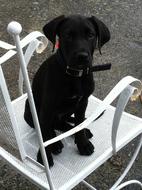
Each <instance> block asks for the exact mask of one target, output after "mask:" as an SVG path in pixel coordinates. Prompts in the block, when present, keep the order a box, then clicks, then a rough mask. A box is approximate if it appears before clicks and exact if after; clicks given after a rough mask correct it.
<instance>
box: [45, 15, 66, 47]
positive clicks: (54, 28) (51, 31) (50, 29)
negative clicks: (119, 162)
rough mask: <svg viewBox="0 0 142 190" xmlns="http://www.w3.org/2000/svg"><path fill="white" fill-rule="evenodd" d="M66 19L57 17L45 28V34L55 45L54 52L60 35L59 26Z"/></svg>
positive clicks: (62, 16)
mask: <svg viewBox="0 0 142 190" xmlns="http://www.w3.org/2000/svg"><path fill="white" fill-rule="evenodd" d="M64 18H65V16H64V15H61V16H59V17H56V18H55V19H53V20H51V21H50V22H49V23H47V24H46V25H45V26H44V27H43V33H44V34H45V36H46V37H47V38H48V39H49V40H50V41H51V42H52V43H53V50H54V47H55V43H56V35H58V32H59V30H58V29H59V26H60V24H61V22H62V21H63V20H64Z"/></svg>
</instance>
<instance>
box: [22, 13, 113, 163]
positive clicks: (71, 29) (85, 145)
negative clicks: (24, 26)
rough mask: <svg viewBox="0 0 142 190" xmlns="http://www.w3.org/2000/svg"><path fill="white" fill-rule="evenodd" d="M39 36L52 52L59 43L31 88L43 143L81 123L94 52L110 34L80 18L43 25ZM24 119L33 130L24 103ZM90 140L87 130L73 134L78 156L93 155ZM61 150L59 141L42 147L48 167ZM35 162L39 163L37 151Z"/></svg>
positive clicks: (97, 23)
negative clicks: (50, 43) (47, 40)
mask: <svg viewBox="0 0 142 190" xmlns="http://www.w3.org/2000/svg"><path fill="white" fill-rule="evenodd" d="M43 32H44V34H45V36H46V37H47V38H48V39H49V40H50V41H51V42H52V43H53V48H54V47H55V44H56V37H58V40H59V48H58V50H57V51H56V53H55V54H53V55H52V56H51V57H49V58H48V59H47V60H46V61H45V62H44V63H43V64H42V65H41V67H40V68H39V70H38V71H37V73H36V75H35V77H34V79H33V84H32V91H33V96H34V101H35V105H36V109H37V114H38V118H39V122H40V127H41V132H42V136H43V140H44V141H47V140H49V139H51V138H53V137H55V136H56V133H55V129H57V130H61V131H67V130H69V129H71V128H73V127H74V126H76V125H78V124H80V123H81V122H83V121H84V119H85V110H86V107H87V103H88V97H89V96H90V95H91V94H92V92H93V91H94V80H93V74H92V72H91V71H90V68H91V67H92V60H93V53H94V50H95V49H96V48H98V49H99V51H100V53H101V47H102V46H103V45H104V44H105V43H106V42H107V41H109V39H110V32H109V30H108V28H107V27H106V25H105V24H104V23H103V22H101V21H100V20H98V19H97V18H96V17H94V16H92V17H85V16H80V15H72V16H68V17H65V16H59V17H57V18H55V19H54V20H52V21H50V22H49V23H48V24H46V25H45V26H44V27H43ZM72 114H74V118H73V117H72ZM24 118H25V120H26V121H27V123H28V124H29V125H30V126H31V127H34V124H33V120H32V116H31V111H30V107H29V102H28V100H27V101H26V106H25V114H24ZM70 122H71V123H72V125H71V124H70ZM91 137H92V133H91V132H90V131H89V130H88V129H84V130H81V131H80V132H78V133H76V134H75V143H76V145H77V148H78V151H79V153H80V154H81V155H91V154H92V153H93V151H94V146H93V144H92V143H91V142H90V141H89V138H91ZM62 148H63V144H62V142H61V141H58V142H56V143H54V144H52V145H50V146H48V147H46V153H47V158H48V162H49V165H50V166H52V165H53V164H54V162H53V157H52V153H53V154H58V153H60V152H61V151H62ZM37 159H38V161H39V162H40V163H42V158H41V154H40V151H39V152H38V155H37Z"/></svg>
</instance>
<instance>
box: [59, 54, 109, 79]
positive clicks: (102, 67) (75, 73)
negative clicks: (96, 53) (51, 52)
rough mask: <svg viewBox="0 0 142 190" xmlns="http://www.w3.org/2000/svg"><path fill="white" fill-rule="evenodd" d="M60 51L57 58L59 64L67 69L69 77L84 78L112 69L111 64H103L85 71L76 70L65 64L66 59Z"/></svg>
mask: <svg viewBox="0 0 142 190" xmlns="http://www.w3.org/2000/svg"><path fill="white" fill-rule="evenodd" d="M59 51H60V50H57V52H56V56H57V59H58V61H59V63H62V67H64V68H65V72H66V74H68V75H71V76H73V77H82V76H83V75H88V74H89V73H91V72H97V71H104V70H108V69H111V63H107V64H103V65H94V66H92V67H87V68H84V69H74V68H72V67H70V66H68V65H66V64H65V61H64V58H63V56H62V54H61V52H59Z"/></svg>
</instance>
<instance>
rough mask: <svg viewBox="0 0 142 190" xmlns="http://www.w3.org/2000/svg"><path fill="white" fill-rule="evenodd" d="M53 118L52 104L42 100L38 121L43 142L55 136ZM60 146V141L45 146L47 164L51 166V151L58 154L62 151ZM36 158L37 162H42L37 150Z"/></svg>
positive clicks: (61, 145)
mask: <svg viewBox="0 0 142 190" xmlns="http://www.w3.org/2000/svg"><path fill="white" fill-rule="evenodd" d="M47 105H48V106H47ZM52 105H53V104H52ZM54 118H55V110H54V106H50V104H45V102H44V105H43V106H42V110H41V112H40V115H39V122H40V127H41V132H42V137H43V141H44V142H45V141H47V140H49V139H52V138H54V137H56V133H55V131H54ZM62 148H63V144H62V142H61V141H58V142H56V143H54V144H51V145H49V146H48V147H46V148H45V151H46V154H47V159H48V163H49V166H53V164H54V162H53V157H52V153H53V154H59V153H60V152H61V151H62ZM37 160H38V162H40V163H41V164H43V161H42V157H41V153H40V151H39V152H38V155H37Z"/></svg>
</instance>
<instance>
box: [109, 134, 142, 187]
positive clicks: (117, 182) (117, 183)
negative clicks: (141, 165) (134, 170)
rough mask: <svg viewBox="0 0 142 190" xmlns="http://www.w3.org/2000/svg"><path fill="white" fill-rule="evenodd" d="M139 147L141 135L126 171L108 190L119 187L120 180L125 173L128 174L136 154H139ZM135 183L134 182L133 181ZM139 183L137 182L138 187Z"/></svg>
mask: <svg viewBox="0 0 142 190" xmlns="http://www.w3.org/2000/svg"><path fill="white" fill-rule="evenodd" d="M141 146H142V134H141V136H140V140H139V143H138V145H137V147H136V150H135V152H134V154H133V156H132V158H131V160H130V161H129V163H128V165H127V167H126V169H125V170H124V172H123V173H122V175H121V176H120V177H119V178H118V180H117V181H116V182H115V184H114V185H113V186H112V187H111V188H110V190H116V189H117V187H119V184H120V183H121V182H122V180H123V179H124V178H125V176H126V175H127V173H128V172H129V170H130V169H131V167H132V166H133V164H134V162H135V160H136V158H137V156H138V154H139V151H140V149H141ZM135 181H136V180H135ZM140 184H141V183H140V182H139V185H140Z"/></svg>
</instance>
